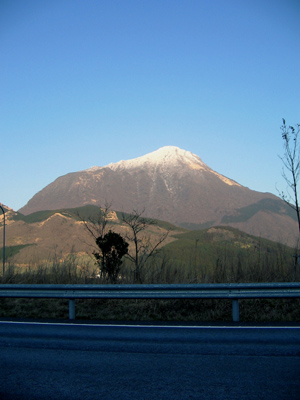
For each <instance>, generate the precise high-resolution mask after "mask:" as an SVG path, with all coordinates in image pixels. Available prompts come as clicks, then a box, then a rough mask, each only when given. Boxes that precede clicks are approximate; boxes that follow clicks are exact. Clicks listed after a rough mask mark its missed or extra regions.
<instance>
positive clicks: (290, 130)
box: [279, 119, 300, 234]
mask: <svg viewBox="0 0 300 400" xmlns="http://www.w3.org/2000/svg"><path fill="white" fill-rule="evenodd" d="M282 122H283V124H282V126H281V136H282V139H283V148H284V154H283V156H282V157H280V159H281V160H282V162H283V170H282V176H283V178H284V180H285V182H286V183H287V190H286V192H283V191H281V192H279V196H280V197H281V199H282V200H283V201H284V202H285V203H286V204H288V205H289V206H290V207H292V208H293V209H294V210H295V211H296V214H297V221H298V229H299V234H300V210H299V197H298V181H299V176H300V148H299V140H298V139H299V132H300V124H297V125H296V127H293V126H287V125H286V122H285V119H282Z"/></svg>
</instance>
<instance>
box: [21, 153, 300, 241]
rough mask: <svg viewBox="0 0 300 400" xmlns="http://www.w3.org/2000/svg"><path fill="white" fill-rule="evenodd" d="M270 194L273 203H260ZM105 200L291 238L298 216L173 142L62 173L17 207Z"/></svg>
mask: <svg viewBox="0 0 300 400" xmlns="http://www.w3.org/2000/svg"><path fill="white" fill-rule="evenodd" d="M266 199H269V200H270V201H271V203H270V205H272V206H271V207H268V206H266V203H260V202H261V201H263V200H266ZM272 202H273V203H272ZM106 203H110V204H111V207H112V209H115V210H121V211H124V212H132V211H133V210H145V216H148V217H151V218H156V219H160V220H164V221H168V222H170V223H173V224H176V225H182V226H187V224H190V225H192V224H196V225H197V226H199V225H202V226H213V225H220V224H223V225H229V226H233V227H236V228H238V229H241V230H244V231H245V232H247V233H249V234H255V235H257V234H258V235H261V236H262V237H266V238H268V239H271V240H275V241H279V239H280V241H283V242H284V241H286V243H289V244H291V241H292V240H293V237H294V236H295V235H296V230H295V229H296V225H295V223H294V222H295V221H294V220H293V217H291V215H289V214H288V213H287V211H286V207H287V206H286V205H284V203H283V202H282V200H280V199H279V198H278V197H276V196H275V195H273V194H271V193H262V192H257V191H254V190H251V189H249V188H247V187H244V186H242V185H240V184H239V183H237V182H235V181H234V180H231V179H230V178H227V177H225V176H223V175H222V174H220V173H218V172H216V171H214V170H213V169H212V168H210V167H209V166H207V165H206V164H205V163H204V162H203V161H202V160H201V158H200V157H198V156H197V155H195V154H193V153H191V152H189V151H186V150H182V149H180V148H178V147H175V146H165V147H162V148H160V149H158V150H156V151H154V152H152V153H149V154H146V155H144V156H141V157H138V158H136V159H131V160H127V161H124V160H121V161H119V162H117V163H111V164H108V165H106V166H104V167H92V168H90V169H87V170H83V171H79V172H72V173H69V174H66V175H63V176H61V177H59V178H57V179H56V180H55V181H53V182H52V183H50V184H49V185H47V186H46V187H45V188H44V189H42V190H41V191H40V192H38V193H37V194H36V195H35V196H33V198H32V199H30V200H29V202H28V203H27V204H26V205H25V206H24V207H22V208H21V209H20V210H19V211H20V212H21V213H23V214H31V213H33V212H36V211H41V210H53V209H63V208H74V207H80V206H84V205H88V204H92V205H97V206H103V205H104V204H106ZM275 203H276V206H274V204H275ZM255 204H256V205H257V206H254V205H255ZM251 205H252V206H253V209H254V210H255V212H254V214H253V213H252V215H250V214H251V213H250V214H249V217H247V218H244V220H243V218H242V219H241V218H240V220H239V219H237V218H236V216H237V215H238V214H241V213H242V214H243V213H244V211H241V210H243V209H245V208H247V207H250V206H251ZM258 213H260V214H258ZM258 215H259V218H258ZM254 221H255V223H254Z"/></svg>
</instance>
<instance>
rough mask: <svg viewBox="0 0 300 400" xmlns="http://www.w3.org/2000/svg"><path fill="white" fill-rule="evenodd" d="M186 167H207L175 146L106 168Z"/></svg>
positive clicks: (187, 152)
mask: <svg viewBox="0 0 300 400" xmlns="http://www.w3.org/2000/svg"><path fill="white" fill-rule="evenodd" d="M183 164H185V165H188V166H189V167H190V168H192V169H204V168H205V167H207V166H206V165H205V164H204V163H203V161H202V160H201V159H200V157H198V156H196V155H195V154H193V153H191V152H190V151H186V150H182V149H180V148H179V147H176V146H165V147H161V148H159V149H158V150H156V151H153V152H152V153H149V154H146V155H144V156H141V157H138V158H134V159H131V160H127V161H124V160H122V161H119V162H117V163H111V164H109V165H107V167H109V168H111V169H112V170H117V169H135V168H141V167H143V166H147V167H151V166H155V167H158V166H170V167H177V166H180V165H183Z"/></svg>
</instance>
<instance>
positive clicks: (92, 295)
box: [0, 282, 300, 322]
mask: <svg viewBox="0 0 300 400" xmlns="http://www.w3.org/2000/svg"><path fill="white" fill-rule="evenodd" d="M0 297H1V298H4V297H14V298H59V299H69V319H75V299H231V300H232V318H233V321H234V322H238V321H239V299H254V298H291V297H292V298H297V297H299V298H300V282H296V283H295V282H292V283H229V284H227V283H220V284H180V285H177V284H175V285H174V284H169V285H161V284H155V285H100V284H99V285H22V284H1V285H0Z"/></svg>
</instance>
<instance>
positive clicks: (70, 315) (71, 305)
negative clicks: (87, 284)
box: [69, 299, 75, 319]
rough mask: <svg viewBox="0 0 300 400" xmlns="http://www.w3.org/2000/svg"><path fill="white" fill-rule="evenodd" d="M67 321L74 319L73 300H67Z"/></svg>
mask: <svg viewBox="0 0 300 400" xmlns="http://www.w3.org/2000/svg"><path fill="white" fill-rule="evenodd" d="M69 319H75V299H69Z"/></svg>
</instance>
